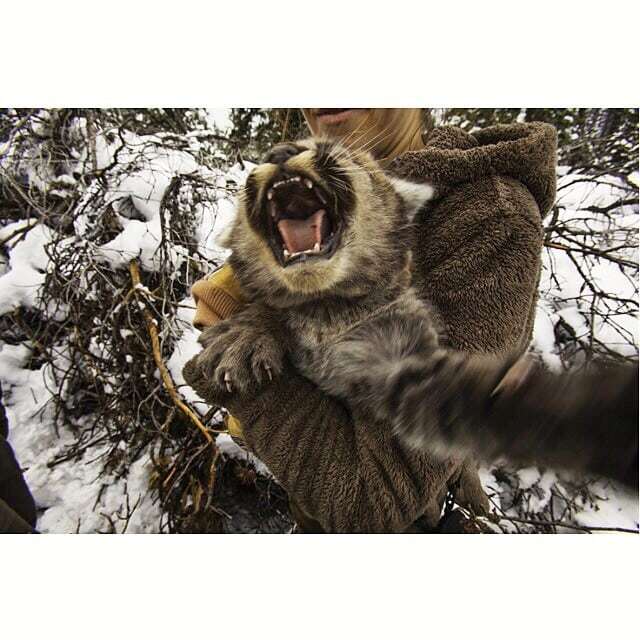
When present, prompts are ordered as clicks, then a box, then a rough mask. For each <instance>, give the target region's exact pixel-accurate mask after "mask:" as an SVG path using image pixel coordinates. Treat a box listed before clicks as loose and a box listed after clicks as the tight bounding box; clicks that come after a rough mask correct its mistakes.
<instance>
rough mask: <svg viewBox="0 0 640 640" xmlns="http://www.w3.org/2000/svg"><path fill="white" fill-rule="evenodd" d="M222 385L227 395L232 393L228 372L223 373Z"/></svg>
mask: <svg viewBox="0 0 640 640" xmlns="http://www.w3.org/2000/svg"><path fill="white" fill-rule="evenodd" d="M224 384H225V385H226V387H227V391H228V392H229V393H233V387H232V386H231V374H230V373H229V372H228V371H225V372H224Z"/></svg>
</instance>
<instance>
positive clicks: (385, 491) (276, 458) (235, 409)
mask: <svg viewBox="0 0 640 640" xmlns="http://www.w3.org/2000/svg"><path fill="white" fill-rule="evenodd" d="M184 376H185V379H186V380H187V381H188V382H189V384H191V385H192V386H193V387H194V388H195V389H196V391H197V392H198V393H199V394H200V395H201V396H202V397H203V398H205V399H207V400H208V401H210V402H216V403H218V404H221V405H223V406H226V407H227V408H228V409H229V410H230V411H231V412H232V413H233V414H234V415H235V416H237V417H238V418H239V419H240V420H241V422H242V424H243V426H244V431H243V433H244V438H245V440H246V441H247V443H248V444H249V446H250V447H251V449H252V450H253V451H254V452H255V453H256V455H258V457H259V458H260V459H261V460H263V461H264V462H265V464H266V465H267V466H268V467H269V469H270V470H271V472H272V473H273V474H274V476H275V477H276V478H277V480H278V482H280V483H281V484H282V486H283V487H284V488H285V489H286V491H287V493H288V494H289V496H290V497H291V498H292V500H294V501H295V503H296V504H297V506H298V507H299V508H300V509H301V510H302V511H303V512H304V514H305V515H306V516H308V517H310V518H313V519H314V520H316V521H317V522H318V523H319V524H320V525H321V526H322V528H323V529H324V530H325V531H327V532H399V531H404V530H405V529H406V528H407V527H409V526H410V525H411V524H412V523H413V522H414V521H415V520H416V519H417V518H419V517H420V516H422V515H424V516H425V518H426V521H427V523H428V524H429V525H431V526H435V524H436V523H437V521H438V518H439V515H440V506H441V503H442V500H443V498H444V494H445V492H446V490H447V484H448V483H449V482H451V481H452V479H454V478H457V476H458V471H459V470H460V468H461V464H460V462H459V461H453V460H449V461H444V462H443V461H439V460H436V459H435V458H432V457H431V456H430V455H428V454H426V453H418V452H416V451H410V450H408V449H406V448H404V447H403V446H402V445H401V444H400V442H399V441H398V440H397V439H396V438H394V437H392V435H391V429H390V428H385V427H384V426H383V425H376V424H365V423H361V422H358V421H354V420H352V418H351V415H350V414H349V412H348V411H347V409H346V408H345V407H344V406H343V405H341V404H340V403H339V402H338V401H336V400H334V399H332V398H330V397H329V396H327V395H325V394H323V393H322V392H321V391H320V390H319V389H318V388H317V387H315V386H314V385H313V384H312V383H310V382H309V381H308V380H306V379H304V378H302V377H301V376H300V375H298V374H296V373H295V372H294V371H293V370H287V371H285V373H284V374H283V375H282V376H281V377H280V378H278V379H277V380H275V381H274V382H273V383H271V384H269V385H268V386H267V387H265V388H264V389H263V390H260V391H258V392H257V393H256V394H255V395H253V396H252V397H242V396H238V395H235V396H226V397H221V396H220V395H216V392H215V391H214V390H213V389H212V387H211V385H210V384H209V383H208V381H207V380H206V379H204V378H203V377H202V375H201V374H200V371H199V369H198V365H197V356H196V358H194V359H193V360H191V361H190V362H189V363H187V365H186V367H185V370H184ZM474 477H475V478H476V479H477V476H473V474H471V479H472V480H473V479H474ZM466 478H467V475H465V479H466ZM468 484H469V486H467V487H464V488H463V491H464V492H465V496H466V499H467V501H468V502H469V503H470V505H471V507H472V508H474V509H475V510H476V512H481V510H482V509H483V508H486V497H485V496H484V493H483V492H482V489H481V487H480V485H479V482H477V480H476V484H475V485H474V483H473V482H471V483H468ZM472 485H473V486H472Z"/></svg>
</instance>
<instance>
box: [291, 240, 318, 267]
mask: <svg viewBox="0 0 640 640" xmlns="http://www.w3.org/2000/svg"><path fill="white" fill-rule="evenodd" d="M321 251H322V246H321V244H320V243H319V242H316V243H315V244H314V245H313V249H305V250H304V251H294V252H293V253H290V252H289V250H288V249H283V250H282V255H283V256H284V261H285V262H288V261H289V260H293V259H294V258H298V257H300V256H305V257H306V256H311V255H317V254H318V253H320V252H321Z"/></svg>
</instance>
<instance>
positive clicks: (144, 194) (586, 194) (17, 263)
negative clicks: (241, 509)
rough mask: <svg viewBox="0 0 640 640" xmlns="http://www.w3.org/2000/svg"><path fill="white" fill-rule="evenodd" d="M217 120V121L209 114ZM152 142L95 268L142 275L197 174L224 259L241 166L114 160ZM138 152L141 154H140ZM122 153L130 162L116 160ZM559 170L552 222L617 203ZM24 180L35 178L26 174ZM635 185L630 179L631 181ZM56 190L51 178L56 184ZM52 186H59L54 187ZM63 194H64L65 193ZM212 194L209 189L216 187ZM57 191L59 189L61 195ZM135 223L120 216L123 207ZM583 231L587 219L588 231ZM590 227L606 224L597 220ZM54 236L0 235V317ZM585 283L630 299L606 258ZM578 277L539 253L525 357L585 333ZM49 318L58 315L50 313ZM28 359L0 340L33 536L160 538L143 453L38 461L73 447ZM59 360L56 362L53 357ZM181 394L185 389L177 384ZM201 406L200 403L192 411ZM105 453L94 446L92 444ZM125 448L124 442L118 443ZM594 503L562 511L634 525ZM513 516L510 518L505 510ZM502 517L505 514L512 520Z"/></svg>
mask: <svg viewBox="0 0 640 640" xmlns="http://www.w3.org/2000/svg"><path fill="white" fill-rule="evenodd" d="M219 117H220V118H222V119H223V117H224V114H221V115H220V116H219ZM152 142H153V145H151V146H152V148H153V149H154V151H153V152H151V153H149V152H146V151H145V153H146V159H145V162H144V163H143V165H142V166H141V167H140V168H139V170H137V171H135V172H134V173H127V174H125V175H123V176H121V177H120V178H118V179H114V180H113V181H112V183H111V185H110V187H109V189H108V191H107V193H106V194H105V201H107V202H110V203H111V204H112V205H113V208H114V210H115V212H116V214H117V215H118V216H119V219H120V221H121V223H122V227H123V229H122V231H121V232H120V233H118V234H117V235H116V236H115V237H114V238H113V239H111V240H110V241H108V242H105V243H104V244H102V245H96V246H95V247H94V248H93V249H94V251H95V256H96V259H100V260H105V261H107V262H108V263H110V264H111V265H112V266H114V267H125V268H126V266H127V264H128V262H129V260H131V259H132V258H138V259H139V261H140V263H141V265H142V267H143V268H144V269H146V270H149V271H153V270H154V269H157V268H158V264H157V261H158V255H159V254H158V248H159V245H160V242H161V238H162V233H161V220H160V215H161V213H160V211H161V207H160V203H161V201H162V198H163V196H164V194H165V192H166V190H167V188H168V186H169V184H170V182H171V179H172V177H174V176H176V175H180V174H194V173H199V174H200V175H201V176H202V177H203V178H205V179H206V180H207V181H208V183H209V184H211V185H212V186H213V192H214V194H215V196H214V197H213V198H212V201H211V202H209V203H207V204H206V205H203V204H197V205H195V206H194V210H195V218H196V238H197V240H198V242H199V244H200V250H201V253H202V254H203V255H204V256H205V257H207V258H210V259H215V258H220V257H223V256H224V252H223V251H222V250H221V249H220V247H219V246H218V244H217V238H218V236H219V234H220V233H221V231H222V230H223V229H224V228H225V227H226V226H227V225H228V224H229V221H230V219H231V217H232V215H233V209H234V205H233V201H232V199H231V198H230V197H229V193H228V191H227V190H226V189H224V188H222V187H223V186H224V185H225V184H227V183H229V182H234V183H238V184H239V183H241V182H242V181H243V179H244V176H245V175H246V172H247V170H248V167H246V166H245V167H244V169H241V168H240V167H239V166H237V165H236V166H232V167H230V168H228V169H227V170H224V171H222V170H221V171H219V172H215V171H211V170H206V171H205V170H203V168H202V167H199V166H198V165H197V163H196V162H195V160H194V156H193V155H192V154H190V153H185V152H182V151H175V150H166V151H165V150H162V145H161V140H157V139H156V140H151V139H150V138H149V137H147V138H136V137H135V136H133V134H132V135H131V138H130V139H129V140H127V143H128V144H127V147H126V149H125V150H124V151H121V155H120V156H119V160H120V161H121V162H122V163H125V162H127V161H131V160H132V154H136V153H138V151H139V149H138V147H140V148H142V147H144V148H145V149H146V148H148V147H149V145H150V143H152ZM145 145H146V146H145ZM116 147H117V145H116V143H109V142H108V141H107V140H106V139H104V138H102V137H98V139H97V158H98V165H99V168H100V167H107V166H109V164H110V163H111V162H112V160H113V158H114V153H115V152H116ZM127 154H129V157H127ZM576 178H577V176H574V175H572V174H571V173H570V172H567V170H565V169H561V170H560V183H559V186H560V190H559V199H558V203H559V204H560V205H561V209H560V211H561V214H560V215H561V217H562V218H563V219H566V220H573V221H575V222H574V223H575V224H580V220H583V221H584V220H585V219H586V218H587V217H588V218H589V220H592V219H593V217H594V215H593V213H592V212H588V211H586V209H587V208H588V207H593V206H598V207H603V206H606V205H607V204H608V203H610V202H611V201H612V199H616V198H618V197H619V195H620V186H619V184H618V183H617V182H616V180H614V179H611V180H610V181H609V183H608V184H606V183H605V182H604V181H603V182H602V183H601V184H600V185H599V186H595V187H594V185H593V184H592V183H584V182H579V181H577V180H576ZM33 179H34V181H35V180H36V179H37V178H36V177H35V176H34V177H33ZM636 180H637V176H636ZM58 182H60V181H58ZM61 184H62V183H61ZM67 186H68V187H71V186H72V185H67ZM218 186H219V187H220V188H219V189H218ZM61 188H62V189H63V191H64V184H62V187H61ZM131 203H133V207H134V209H135V211H136V212H137V216H136V217H135V219H134V217H132V216H131V215H130V209H129V208H130V206H131ZM90 224H91V220H90V215H89V214H88V213H83V214H81V215H78V216H77V217H76V219H75V230H76V235H75V238H70V239H69V242H73V241H77V242H81V241H82V238H83V235H84V233H85V231H86V229H87V226H88V225H90ZM589 224H591V222H590V223H589ZM600 224H606V222H605V221H604V220H603V221H601V222H600ZM616 224H617V225H618V226H631V227H633V228H635V227H637V225H638V208H637V203H636V205H635V206H632V205H630V206H627V207H626V208H625V209H624V211H623V214H621V215H618V216H617V217H616ZM26 225H31V226H30V228H29V229H28V230H27V231H26V232H25V233H24V234H17V232H18V231H20V230H21V229H23V228H24V227H25V226H26ZM53 233H54V231H53V230H52V229H50V228H49V227H47V226H45V225H43V224H40V223H34V221H33V220H32V221H30V222H29V221H19V222H12V223H10V224H5V225H4V226H1V227H0V241H3V240H6V241H7V248H8V261H7V262H6V263H0V315H2V314H5V313H9V312H11V310H13V309H15V308H16V307H19V306H21V307H24V308H35V307H38V304H39V290H40V288H41V287H42V285H43V283H44V279H45V275H46V273H47V270H48V269H49V268H50V267H51V265H50V258H49V256H48V255H47V253H46V251H45V247H46V245H47V243H48V242H50V241H51V238H52V234H53ZM628 253H629V259H631V260H634V261H637V259H638V258H637V249H635V250H632V251H629V252H628ZM170 259H171V261H172V263H173V264H174V265H175V267H176V269H177V268H178V267H179V266H180V264H181V262H182V261H183V260H184V259H185V256H184V254H183V253H181V252H180V251H179V250H175V251H173V252H172V253H171V254H170ZM592 275H593V278H594V279H596V280H597V282H598V284H599V285H600V286H601V287H602V288H603V289H604V290H606V291H608V292H611V293H616V294H619V295H620V297H623V298H637V294H636V291H635V287H634V284H633V281H632V280H631V279H630V278H629V276H628V275H627V274H625V273H624V272H623V271H622V270H621V269H620V268H618V266H616V265H615V264H612V263H608V262H606V261H601V262H599V263H597V264H595V265H594V268H593V271H592ZM582 284H583V282H582V279H581V277H580V275H579V273H578V271H577V270H576V266H575V264H574V263H573V262H572V261H571V260H570V258H569V257H568V255H567V253H566V252H564V251H561V250H555V249H548V250H545V252H544V271H543V277H542V282H541V285H540V290H541V294H542V295H541V297H540V302H539V305H538V313H537V321H536V327H535V335H534V341H533V349H534V350H535V351H536V352H538V353H539V354H541V356H542V357H543V358H544V360H545V361H546V362H547V363H548V364H549V365H550V366H551V367H553V368H557V367H559V366H560V364H561V361H560V357H559V355H558V352H557V350H556V346H555V336H554V326H555V325H556V323H557V322H558V319H559V318H562V319H563V320H564V321H565V322H567V323H569V324H570V325H571V326H572V327H573V328H574V330H575V331H576V332H577V334H578V336H580V335H586V333H587V332H588V331H589V329H590V327H589V325H588V322H587V319H586V318H585V314H584V312H585V309H584V308H583V302H581V301H580V295H581V294H582V293H583V292H582V291H581V287H582ZM56 312H57V313H60V310H59V309H58V310H57V311H56ZM193 313H194V302H193V299H192V298H189V297H188V298H185V299H184V300H183V301H182V303H181V305H180V307H179V311H178V318H177V323H178V326H179V327H180V329H181V334H180V335H179V339H178V340H177V341H176V342H175V346H174V350H173V353H172V355H171V357H170V358H169V359H168V362H167V366H168V369H169V372H170V373H171V375H172V377H173V380H174V381H175V383H176V385H177V386H178V387H179V388H180V391H181V393H182V394H183V395H184V396H185V398H186V399H187V400H188V401H190V402H192V403H194V404H195V406H198V404H197V403H198V400H199V399H198V397H197V396H196V394H195V392H194V391H193V390H191V389H190V388H189V387H187V386H186V385H184V380H183V378H182V373H181V369H182V367H183V365H184V363H185V362H186V361H187V360H188V359H189V358H190V357H191V356H192V355H193V354H195V353H196V352H197V351H198V350H199V347H198V345H197V342H196V340H197V337H198V332H197V331H196V330H195V329H194V328H193V327H192V326H191V319H192V317H193ZM617 321H618V324H619V325H620V326H621V327H622V330H624V331H628V332H629V333H630V334H632V335H633V336H636V344H637V319H636V318H635V317H633V316H631V315H627V316H624V317H621V318H618V319H617ZM593 329H594V332H595V334H596V335H597V337H598V338H599V339H600V340H601V341H602V342H603V343H606V344H608V345H611V348H612V349H614V350H622V351H624V352H627V353H628V352H629V351H630V349H631V348H630V347H629V346H628V345H626V346H625V345H622V344H621V340H620V335H619V333H618V332H616V330H615V329H614V328H612V326H611V325H609V324H598V323H597V322H596V324H595V326H594V327H593ZM30 354H31V350H30V348H29V346H28V345H27V344H24V343H23V344H18V345H12V344H2V343H0V380H1V381H2V388H3V391H4V394H5V406H6V410H7V415H8V419H9V425H10V435H9V439H10V442H11V444H12V445H13V447H14V449H15V452H16V455H17V458H18V460H19V461H20V464H21V465H22V466H23V467H24V468H25V469H26V472H25V477H26V480H27V483H28V484H29V486H30V487H31V490H32V492H33V494H34V497H35V500H36V502H37V505H38V509H39V513H40V516H39V521H38V527H39V529H40V530H41V531H43V532H76V531H77V532H95V531H118V532H121V531H123V530H125V529H126V532H128V533H136V532H155V531H159V530H160V526H161V513H160V509H159V506H158V504H157V501H155V500H154V498H153V496H152V494H151V492H150V490H149V477H150V472H151V464H150V459H149V455H148V454H143V455H142V456H141V457H140V458H138V460H136V461H135V462H134V463H133V464H132V465H131V467H130V470H129V473H128V475H127V477H126V478H119V479H118V478H116V477H115V476H113V475H109V474H105V473H103V464H102V462H101V460H100V454H101V453H103V450H102V449H101V448H100V447H101V445H96V446H95V447H94V448H93V449H92V450H90V451H88V452H87V453H85V455H84V458H83V459H82V461H80V462H78V461H75V460H69V461H63V462H60V463H59V464H56V465H55V466H53V467H50V466H49V464H48V463H50V461H51V460H52V459H53V458H54V456H55V455H56V454H59V453H61V452H63V451H64V450H65V448H66V447H68V446H69V445H70V444H71V443H72V442H73V440H74V434H73V433H72V432H71V431H69V430H65V429H64V428H62V429H60V432H59V433H57V432H56V429H55V426H54V420H53V401H52V393H53V388H54V387H53V385H52V381H51V375H50V370H49V365H48V364H44V365H42V366H40V367H39V368H35V369H33V368H29V367H28V366H27V363H28V361H29V357H30ZM58 357H59V358H60V362H61V363H63V362H64V359H65V352H64V348H61V350H60V353H59V356H58ZM181 385H184V386H181ZM200 406H202V405H200ZM218 444H219V445H220V447H221V449H222V450H223V452H224V453H225V454H227V455H230V456H236V457H238V456H239V457H242V458H244V459H247V458H248V457H249V456H248V454H247V453H246V452H244V451H243V450H241V449H240V448H238V447H237V445H235V444H234V443H233V441H232V440H231V439H230V438H229V437H228V436H226V435H220V436H218ZM102 446H104V445H102ZM122 446H123V447H124V446H125V445H124V442H123V443H122ZM253 462H254V464H255V466H256V468H257V470H258V471H259V472H261V473H268V471H267V470H266V468H264V465H262V463H260V462H259V461H256V460H253ZM482 477H483V481H484V484H485V487H486V488H487V490H488V492H489V493H490V494H491V495H492V496H493V498H494V500H496V502H497V504H498V505H499V506H501V508H502V509H504V510H505V511H508V509H509V507H508V505H506V503H501V498H500V496H501V494H503V493H504V491H505V488H504V485H501V484H500V483H499V482H497V480H496V478H495V476H494V474H492V473H491V472H490V470H489V469H483V470H482ZM517 478H518V482H519V488H520V489H522V490H525V489H528V490H531V489H533V491H532V492H531V491H530V493H532V495H533V496H534V498H535V500H534V502H535V501H537V502H535V503H534V504H530V505H529V511H530V512H531V513H535V512H536V511H538V510H542V509H544V508H545V507H547V506H548V505H549V501H550V500H551V499H552V496H553V495H554V493H555V494H557V492H562V491H563V489H562V486H563V485H562V480H561V479H559V477H558V475H557V474H556V473H555V472H552V471H549V470H538V469H535V468H530V469H523V470H520V471H518V473H517ZM596 493H597V496H598V499H597V500H596V501H595V502H585V501H583V502H584V503H583V504H581V505H579V510H578V511H576V512H575V513H574V514H573V521H574V522H575V523H578V524H585V525H589V526H601V527H623V528H631V529H636V528H637V527H638V502H637V496H629V495H628V494H626V493H625V492H624V491H623V490H621V489H620V488H619V487H615V486H614V485H612V484H611V483H609V482H605V481H602V482H599V484H598V485H597V486H596ZM513 513H514V512H513ZM513 513H512V515H513Z"/></svg>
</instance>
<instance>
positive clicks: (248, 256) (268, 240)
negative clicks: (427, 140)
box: [199, 139, 638, 486]
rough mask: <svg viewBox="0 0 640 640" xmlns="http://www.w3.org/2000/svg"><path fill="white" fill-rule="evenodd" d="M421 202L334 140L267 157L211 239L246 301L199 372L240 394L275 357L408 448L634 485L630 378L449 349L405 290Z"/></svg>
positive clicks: (212, 338) (430, 192) (207, 339)
mask: <svg viewBox="0 0 640 640" xmlns="http://www.w3.org/2000/svg"><path fill="white" fill-rule="evenodd" d="M434 193H435V190H434V188H433V187H432V186H430V185H428V184H416V183H411V182H406V181H403V180H398V179H396V178H393V177H391V176H389V175H387V174H386V173H385V172H383V171H382V169H381V168H380V166H379V165H378V164H377V163H376V162H375V161H374V159H373V158H372V157H371V156H370V155H368V154H366V153H363V152H358V151H350V150H347V149H346V148H344V147H342V146H340V145H339V144H338V143H336V142H333V141H329V140H321V139H310V140H305V141H301V142H299V143H295V144H286V145H279V146H277V147H275V148H274V149H273V150H272V151H271V152H270V154H269V155H268V157H267V158H266V161H265V163H263V164H261V165H259V166H258V167H256V168H255V169H254V170H253V171H252V173H251V174H250V176H249V178H248V179H247V183H246V185H245V188H244V190H243V191H242V195H241V198H240V201H239V206H238V211H237V216H236V219H235V221H234V223H233V225H232V226H231V228H230V230H229V232H228V234H227V237H226V239H225V243H226V246H227V247H228V248H229V249H230V250H231V257H230V263H231V265H232V267H233V269H234V271H235V274H236V276H237V278H238V280H239V283H240V286H241V288H242V290H243V292H244V293H245V294H246V297H247V299H249V300H251V301H252V302H251V303H250V304H248V305H247V306H246V307H245V308H244V309H243V310H242V311H240V312H239V313H237V314H236V315H234V316H233V317H232V318H230V319H228V320H225V321H222V322H220V323H218V324H216V325H214V326H212V327H210V328H208V329H206V330H205V331H204V332H203V334H202V336H201V339H200V340H201V343H202V344H203V346H204V348H205V349H204V352H203V353H202V355H201V357H200V359H199V362H200V366H201V367H202V368H203V369H204V371H205V372H206V374H207V375H209V376H211V378H212V379H213V380H214V381H215V383H216V384H217V385H219V386H220V387H226V388H227V389H228V390H230V391H231V390H239V391H246V390H247V389H248V388H250V387H251V385H254V384H264V383H266V382H268V380H269V379H270V378H272V377H273V376H277V375H279V374H280V373H281V370H282V365H283V362H284V359H285V358H288V359H289V360H290V361H291V362H292V364H293V365H294V366H295V368H296V369H297V370H298V371H299V372H300V373H302V374H303V375H304V376H306V377H307V378H309V379H310V380H312V381H313V382H315V383H316V384H317V385H318V386H319V387H321V388H322V389H323V390H324V391H325V392H327V393H329V394H331V395H333V396H336V397H339V398H341V399H343V400H344V401H345V402H346V403H347V404H348V405H349V407H350V409H351V410H352V411H353V412H355V413H361V414H364V415H366V416H367V417H368V418H369V419H375V420H380V421H383V422H384V423H391V424H393V425H394V429H395V431H396V432H397V433H398V435H399V436H400V437H402V438H403V439H405V440H406V441H407V442H409V443H411V444H413V445H414V446H418V447H423V448H428V449H431V450H433V451H435V452H442V453H443V454H449V453H455V454H465V453H468V452H469V451H471V452H474V453H477V454H479V455H481V456H482V457H485V458H492V457H495V456H499V455H507V456H509V457H511V458H512V459H514V460H515V461H519V462H526V463H528V462H534V461H538V460H540V461H542V462H547V463H550V464H557V465H558V466H566V467H571V468H578V469H586V470H589V471H593V472H596V473H602V474H605V475H609V476H611V477H614V478H616V479H618V480H622V481H624V482H626V483H627V484H629V485H631V486H637V450H638V431H637V417H638V395H637V367H635V368H614V369H611V370H609V371H608V373H607V374H606V376H604V377H593V375H591V376H586V375H585V376H556V375H554V374H552V373H550V372H547V371H544V370H543V369H542V368H540V367H539V366H536V365H533V364H529V363H526V362H524V361H521V360H518V354H502V355H499V356H498V355H494V356H488V355H487V356H481V355H474V356H471V355H469V354H465V353H461V352H455V351H453V350H451V349H449V348H448V347H447V343H446V336H443V335H442V333H441V331H440V328H439V322H438V316H437V310H435V309H433V308H431V307H430V306H429V305H428V304H426V303H425V302H424V301H422V300H421V299H420V298H419V297H418V295H417V294H416V293H415V292H414V290H413V289H412V288H411V276H410V273H411V269H410V267H411V264H410V261H411V252H410V241H411V240H410V239H411V224H412V219H413V216H414V215H415V213H416V212H417V211H418V210H419V209H420V208H422V207H423V206H425V205H427V206H428V202H429V200H430V199H431V198H432V197H433V196H434ZM634 380H635V391H634ZM634 394H635V395H634Z"/></svg>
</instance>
